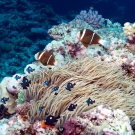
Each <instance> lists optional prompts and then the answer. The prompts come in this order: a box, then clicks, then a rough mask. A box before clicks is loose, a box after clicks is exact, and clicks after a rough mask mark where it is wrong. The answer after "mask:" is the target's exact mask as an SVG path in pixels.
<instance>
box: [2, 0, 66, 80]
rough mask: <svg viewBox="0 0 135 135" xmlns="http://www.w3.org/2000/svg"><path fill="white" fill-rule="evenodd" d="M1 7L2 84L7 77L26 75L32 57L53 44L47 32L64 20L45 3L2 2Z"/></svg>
mask: <svg viewBox="0 0 135 135" xmlns="http://www.w3.org/2000/svg"><path fill="white" fill-rule="evenodd" d="M0 7H1V8H0V11H1V15H0V27H1V31H0V40H1V41H0V67H1V68H0V72H1V74H0V81H1V79H2V78H4V77H5V76H12V75H14V74H16V73H23V70H22V69H23V68H24V67H25V66H26V65H27V64H29V63H31V62H33V61H34V57H33V55H34V54H35V53H36V52H37V51H39V50H42V49H43V48H44V46H45V45H46V44H47V43H48V42H50V40H51V39H50V37H49V36H48V34H47V30H48V29H49V28H51V26H52V25H57V24H59V23H61V22H62V20H63V17H62V16H60V15H57V14H55V12H54V11H53V9H52V7H51V6H50V5H47V4H46V3H39V2H38V3H37V2H30V1H29V0H19V1H18V0H6V1H1V2H0ZM35 11H36V12H35ZM65 20H66V19H65ZM5 59H6V62H5ZM9 66H10V68H9Z"/></svg>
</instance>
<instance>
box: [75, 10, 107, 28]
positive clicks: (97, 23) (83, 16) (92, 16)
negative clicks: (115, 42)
mask: <svg viewBox="0 0 135 135" xmlns="http://www.w3.org/2000/svg"><path fill="white" fill-rule="evenodd" d="M75 19H79V20H82V21H84V22H87V23H88V24H89V25H90V26H92V27H93V28H94V29H97V28H100V27H101V25H102V23H103V22H104V20H105V19H104V18H102V16H101V15H98V12H97V11H93V10H91V9H90V10H89V11H88V12H87V11H86V10H82V11H81V12H80V14H79V15H77V16H76V18H75Z"/></svg>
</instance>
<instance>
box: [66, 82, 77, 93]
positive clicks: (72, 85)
mask: <svg viewBox="0 0 135 135" xmlns="http://www.w3.org/2000/svg"><path fill="white" fill-rule="evenodd" d="M74 86H75V83H74V84H73V83H70V82H69V83H68V84H67V86H66V90H69V91H71V88H73V87H74Z"/></svg>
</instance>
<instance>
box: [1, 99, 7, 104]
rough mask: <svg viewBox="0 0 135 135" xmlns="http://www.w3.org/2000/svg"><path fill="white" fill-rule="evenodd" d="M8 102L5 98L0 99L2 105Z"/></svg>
mask: <svg viewBox="0 0 135 135" xmlns="http://www.w3.org/2000/svg"><path fill="white" fill-rule="evenodd" d="M8 100H9V98H5V97H3V98H1V102H2V103H4V104H6V102H7V101H8Z"/></svg>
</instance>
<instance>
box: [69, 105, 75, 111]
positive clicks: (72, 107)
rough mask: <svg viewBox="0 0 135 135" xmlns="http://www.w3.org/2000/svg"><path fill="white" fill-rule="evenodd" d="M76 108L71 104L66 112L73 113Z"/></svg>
mask: <svg viewBox="0 0 135 135" xmlns="http://www.w3.org/2000/svg"><path fill="white" fill-rule="evenodd" d="M76 107H77V104H76V105H74V104H71V105H70V106H69V107H68V110H69V111H74V109H75V108H76Z"/></svg>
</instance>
